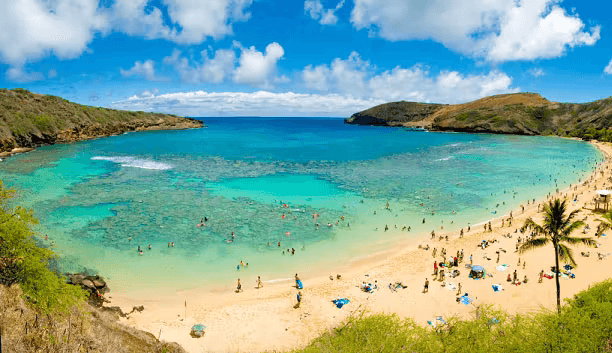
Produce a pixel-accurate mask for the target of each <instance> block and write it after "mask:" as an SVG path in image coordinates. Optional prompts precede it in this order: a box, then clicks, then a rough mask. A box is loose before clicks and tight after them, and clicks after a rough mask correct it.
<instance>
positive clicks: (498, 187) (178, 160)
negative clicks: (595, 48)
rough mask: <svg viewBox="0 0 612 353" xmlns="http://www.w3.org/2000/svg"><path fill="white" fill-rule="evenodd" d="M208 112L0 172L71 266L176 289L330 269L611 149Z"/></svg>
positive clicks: (550, 185) (589, 163)
mask: <svg viewBox="0 0 612 353" xmlns="http://www.w3.org/2000/svg"><path fill="white" fill-rule="evenodd" d="M198 119H200V120H202V121H203V122H204V123H205V124H206V125H207V128H203V129H193V130H181V131H149V132H137V133H128V134H124V135H121V136H114V137H109V138H103V139H97V140H91V141H83V142H79V143H74V144H65V145H53V146H44V147H40V148H38V149H37V150H35V151H33V152H30V153H26V154H20V155H17V156H15V157H13V158H10V159H7V160H5V161H3V162H2V163H0V178H1V179H2V180H3V181H4V182H5V184H6V185H7V186H8V187H13V188H17V189H18V191H19V197H18V198H17V199H16V200H15V201H14V202H15V203H17V204H21V205H24V206H27V207H32V208H34V210H35V215H36V216H37V217H38V218H39V220H40V225H38V226H36V230H37V231H39V232H40V234H47V235H48V236H49V238H50V240H49V241H44V240H39V242H40V243H41V244H43V245H45V246H48V245H50V243H51V242H52V241H53V242H54V246H55V248H56V251H57V252H58V253H59V254H60V259H59V260H58V263H57V266H58V268H59V270H60V271H62V272H64V271H65V272H76V271H84V270H86V271H90V272H98V273H100V274H101V275H102V276H105V277H106V278H108V279H109V282H110V283H111V284H113V285H115V286H119V288H122V289H124V288H128V289H134V290H151V289H155V290H178V289H187V288H194V287H205V286H214V285H222V284H223V283H230V282H231V283H234V281H235V277H241V278H245V280H249V279H251V278H256V276H257V275H261V276H262V278H263V279H264V280H266V279H267V280H274V279H278V278H286V277H288V276H290V275H291V274H292V273H295V272H300V273H303V274H304V275H307V274H308V273H310V272H312V273H314V272H316V271H323V270H325V269H327V268H331V267H333V266H337V265H340V264H343V263H346V262H347V261H350V259H353V258H356V257H361V256H364V255H367V254H368V253H371V252H374V251H379V250H384V249H387V248H389V247H391V246H393V245H394V244H396V243H397V241H398V240H400V239H401V240H405V239H409V238H410V237H414V236H416V235H422V234H425V233H429V232H430V231H431V230H433V229H435V230H436V232H444V231H450V230H456V229H459V228H461V227H465V226H467V222H469V221H471V222H478V221H484V220H487V219H490V218H493V217H499V216H501V215H503V214H505V213H507V212H508V211H509V210H510V209H513V208H516V207H518V206H519V205H520V204H521V203H525V202H526V200H527V199H532V198H541V197H543V196H545V195H546V194H548V193H549V192H554V191H555V190H556V189H563V188H566V187H567V186H568V185H569V184H572V183H576V182H577V181H578V180H580V179H581V180H584V178H585V177H586V176H588V175H589V173H590V172H591V171H592V170H593V167H594V166H595V164H596V163H598V162H601V161H602V156H601V154H600V153H599V151H597V150H596V149H595V148H594V147H593V146H592V145H590V144H588V143H585V142H582V141H575V140H570V139H562V138H554V137H527V136H509V135H489V134H465V133H441V132H424V131H423V132H422V131H410V130H408V129H403V128H388V127H373V126H354V125H345V124H344V123H343V121H342V120H341V118H293V117H291V118H280V117H271V118H268V117H222V118H210V117H204V118H198ZM387 202H388V203H389V208H387V207H386V204H387ZM375 213H376V214H375ZM204 219H206V220H204ZM423 219H425V223H423V222H422V220H423ZM200 223H203V224H205V225H202V226H199V224H200ZM385 226H386V227H387V228H388V230H387V231H385ZM408 227H410V231H408V230H407V228H408ZM441 227H444V229H443V230H442V229H441ZM232 233H233V234H234V235H233V237H232ZM172 242H173V243H174V247H171V246H168V243H172ZM279 242H280V246H278V244H279ZM149 244H150V245H151V250H149V249H148V247H149ZM139 247H140V249H141V250H142V251H143V254H142V255H140V254H139V252H138V248H139ZM292 249H293V251H292ZM288 250H289V251H288ZM283 251H284V254H283ZM292 253H293V254H292ZM241 261H242V262H243V263H244V264H245V265H246V263H248V264H249V266H248V267H247V266H241V265H240V263H241Z"/></svg>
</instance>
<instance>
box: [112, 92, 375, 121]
mask: <svg viewBox="0 0 612 353" xmlns="http://www.w3.org/2000/svg"><path fill="white" fill-rule="evenodd" d="M149 93H150V92H149ZM384 102H385V101H383V100H378V99H367V100H366V99H359V98H354V97H348V96H342V95H337V94H327V95H319V94H300V93H293V92H286V93H273V92H267V91H259V92H253V93H243V92H204V91H196V92H182V93H167V94H160V95H151V94H147V95H146V96H144V95H139V96H133V97H130V98H128V99H127V100H124V101H119V102H114V103H112V106H113V107H114V108H117V109H128V110H144V111H155V112H164V113H172V114H179V115H185V116H342V117H348V116H350V115H351V114H353V113H355V112H357V111H360V110H364V109H367V108H370V107H372V106H375V105H378V104H381V103H384Z"/></svg>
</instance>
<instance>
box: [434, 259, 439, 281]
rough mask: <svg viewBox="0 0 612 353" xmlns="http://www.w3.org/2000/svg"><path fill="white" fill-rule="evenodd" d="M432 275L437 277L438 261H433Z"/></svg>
mask: <svg viewBox="0 0 612 353" xmlns="http://www.w3.org/2000/svg"><path fill="white" fill-rule="evenodd" d="M434 276H436V277H438V263H437V262H435V261H434Z"/></svg>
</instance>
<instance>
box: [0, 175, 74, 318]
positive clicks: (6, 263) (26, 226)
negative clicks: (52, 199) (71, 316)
mask: <svg viewBox="0 0 612 353" xmlns="http://www.w3.org/2000/svg"><path fill="white" fill-rule="evenodd" d="M13 195H14V191H13V190H6V189H4V186H3V184H2V182H1V181H0V205H2V207H1V208H0V237H1V238H0V242H1V246H0V283H1V284H3V285H6V286H11V285H13V284H19V286H20V287H21V289H22V290H23V293H24V297H25V299H26V301H27V302H28V303H29V304H31V305H33V306H35V307H36V308H37V309H39V310H40V311H41V312H42V313H44V314H56V313H65V312H67V311H68V310H69V309H70V308H71V307H72V306H74V305H77V304H81V303H83V302H84V300H85V297H86V293H85V292H84V291H83V290H82V289H81V288H79V287H76V286H72V285H69V284H66V283H65V279H63V278H61V277H60V276H58V274H56V273H54V272H52V271H51V270H50V269H49V268H48V264H49V260H51V259H52V257H53V252H52V251H51V250H50V249H44V248H40V247H38V246H36V244H35V242H34V239H33V236H34V234H33V232H32V230H30V225H31V224H35V223H37V221H36V219H35V218H34V217H33V216H32V210H27V209H24V208H21V207H16V208H9V207H7V206H6V201H7V200H8V199H9V198H11V197H12V196H13Z"/></svg>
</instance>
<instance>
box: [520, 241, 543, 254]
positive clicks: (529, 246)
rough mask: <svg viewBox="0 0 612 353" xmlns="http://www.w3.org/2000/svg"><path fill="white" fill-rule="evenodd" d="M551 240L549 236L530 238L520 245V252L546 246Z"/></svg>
mask: <svg viewBox="0 0 612 353" xmlns="http://www.w3.org/2000/svg"><path fill="white" fill-rule="evenodd" d="M549 242H550V239H549V238H548V237H539V238H533V239H530V240H526V241H525V242H524V243H523V244H522V245H521V246H520V247H519V250H518V251H519V254H522V253H524V252H526V251H531V250H533V249H536V248H541V247H543V246H545V245H546V244H548V243H549Z"/></svg>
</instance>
